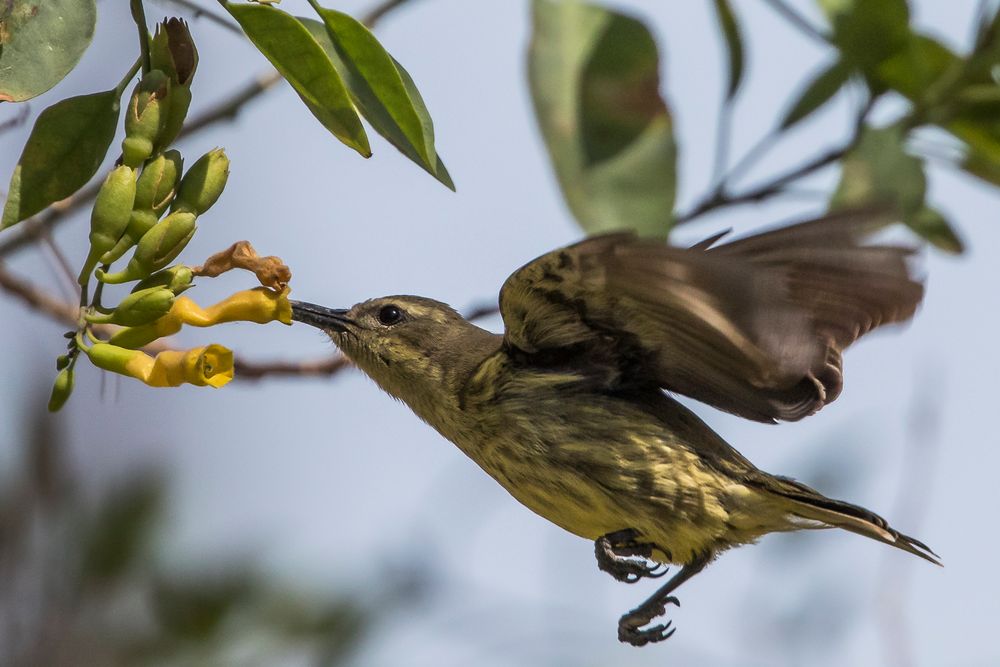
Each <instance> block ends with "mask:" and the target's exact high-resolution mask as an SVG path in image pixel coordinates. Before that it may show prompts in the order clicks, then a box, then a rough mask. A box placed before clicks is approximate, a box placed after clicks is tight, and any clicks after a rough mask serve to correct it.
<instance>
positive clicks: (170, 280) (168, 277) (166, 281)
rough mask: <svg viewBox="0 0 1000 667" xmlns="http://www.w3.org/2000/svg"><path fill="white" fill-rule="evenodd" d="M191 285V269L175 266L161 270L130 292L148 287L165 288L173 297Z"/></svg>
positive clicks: (192, 276)
mask: <svg viewBox="0 0 1000 667" xmlns="http://www.w3.org/2000/svg"><path fill="white" fill-rule="evenodd" d="M193 285H194V273H193V272H192V271H191V267H190V266H185V265H183V264H176V265H174V266H171V267H170V268H167V269H163V270H162V271H157V272H156V273H154V274H153V275H151V276H150V277H148V278H146V279H145V280H143V281H142V282H140V283H139V284H138V285H136V286H135V287H134V288H133V289H132V291H133V292H137V291H139V290H141V289H148V288H150V287H166V288H167V289H168V290H170V291H171V292H173V293H174V295H177V294H180V293H181V292H184V291H185V290H187V289H188V288H189V287H192V286H193Z"/></svg>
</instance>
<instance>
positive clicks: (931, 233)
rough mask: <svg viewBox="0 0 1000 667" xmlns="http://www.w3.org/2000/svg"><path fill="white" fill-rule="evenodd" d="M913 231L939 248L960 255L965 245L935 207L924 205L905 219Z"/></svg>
mask: <svg viewBox="0 0 1000 667" xmlns="http://www.w3.org/2000/svg"><path fill="white" fill-rule="evenodd" d="M906 224H907V225H908V226H909V227H910V229H912V230H913V231H914V232H916V233H917V234H919V235H920V237H921V238H924V239H926V240H927V241H928V242H930V243H931V244H933V245H934V246H935V247H937V248H938V249H940V250H943V251H945V252H950V253H952V254H954V255H961V254H962V253H963V252H965V245H964V244H963V243H962V239H960V238H959V237H958V234H956V233H955V230H954V229H952V226H951V225H950V224H949V223H948V221H947V220H946V219H945V217H944V216H943V215H942V214H941V213H940V212H939V211H937V210H936V209H933V208H931V207H929V206H924V207H923V208H921V209H920V210H919V211H917V212H916V213H914V214H913V215H912V216H910V218H909V219H908V220H907V221H906Z"/></svg>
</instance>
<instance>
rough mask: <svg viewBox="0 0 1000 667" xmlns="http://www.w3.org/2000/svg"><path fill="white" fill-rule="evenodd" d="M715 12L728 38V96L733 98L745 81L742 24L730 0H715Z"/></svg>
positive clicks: (724, 35)
mask: <svg viewBox="0 0 1000 667" xmlns="http://www.w3.org/2000/svg"><path fill="white" fill-rule="evenodd" d="M715 14H716V16H717V17H718V19H719V27H720V28H721V29H722V36H723V37H725V39H726V50H727V51H728V53H729V85H728V86H727V88H726V97H727V98H729V99H732V98H733V96H735V95H736V91H737V90H739V88H740V83H742V81H743V38H742V37H741V36H740V26H739V24H738V23H737V22H736V15H735V14H733V8H732V6H730V4H729V0H715Z"/></svg>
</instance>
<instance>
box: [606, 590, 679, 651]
mask: <svg viewBox="0 0 1000 667" xmlns="http://www.w3.org/2000/svg"><path fill="white" fill-rule="evenodd" d="M649 602H652V600H650V601H649ZM649 602H647V603H645V604H643V605H641V606H639V607H637V608H636V609H633V610H632V611H630V612H629V613H627V614H625V615H624V616H622V617H621V618H620V619H619V620H618V641H620V642H624V643H626V644H631V645H632V646H645V645H646V644H655V643H656V642H662V641H663V640H664V639H669V638H670V636H671V635H673V634H674V632H675V631H676V630H677V628H674V627H671V626H672V625H673V622H672V621H667V622H666V623H661V624H659V625H654V626H651V627H648V628H643V627H642V626H644V625H646V624H647V623H649V622H650V621H652V620H653V619H654V618H658V617H660V616H663V615H664V614H666V613H667V605H668V604H675V605H677V606H678V607H680V606H681V603H680V600H678V599H677V598H675V597H673V596H670V597H666V598H663V599H662V600H660V601H658V602H656V603H655V604H649Z"/></svg>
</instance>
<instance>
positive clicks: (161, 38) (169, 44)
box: [149, 18, 198, 148]
mask: <svg viewBox="0 0 1000 667" xmlns="http://www.w3.org/2000/svg"><path fill="white" fill-rule="evenodd" d="M149 57H150V62H151V63H152V66H153V69H159V70H162V71H163V72H165V73H166V74H167V76H168V77H170V83H171V86H170V99H169V103H168V105H167V106H168V107H169V108H168V110H167V113H166V121H165V124H164V126H163V131H162V132H161V133H160V138H159V140H158V141H157V142H156V143H157V146H159V147H160V148H166V147H167V146H169V145H170V144H171V142H173V140H174V139H176V138H177V135H178V134H179V133H180V131H181V127H182V126H183V125H184V119H185V117H187V112H188V107H189V106H191V79H192V77H194V72H195V70H196V69H197V68H198V50H197V49H196V48H195V46H194V40H193V39H191V32H190V31H189V30H188V26H187V23H185V22H184V21H182V20H180V19H176V18H172V19H167V20H166V21H164V22H163V23H160V24H159V25H157V26H156V33H155V34H154V35H153V39H152V40H151V41H150V53H149Z"/></svg>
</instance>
